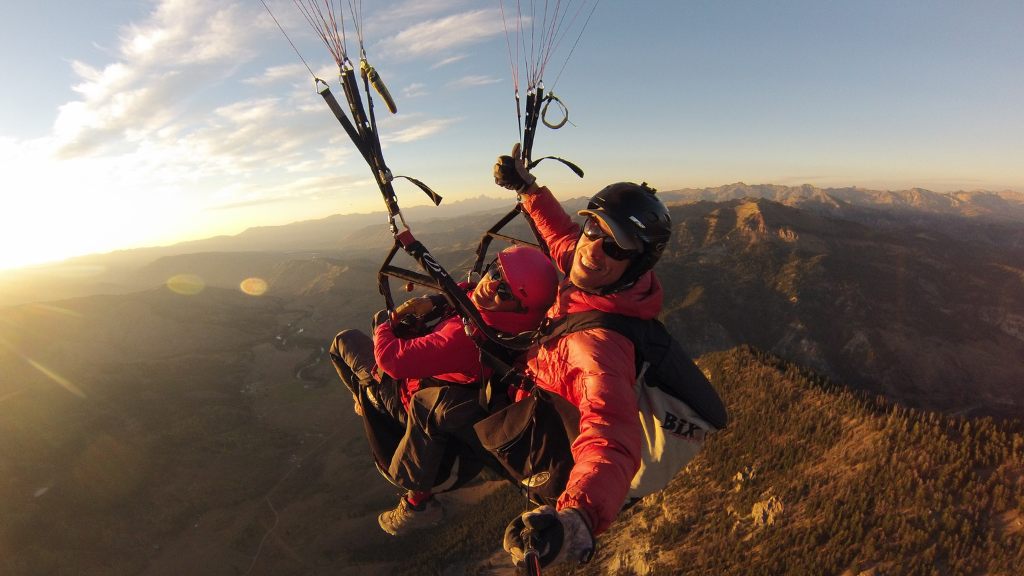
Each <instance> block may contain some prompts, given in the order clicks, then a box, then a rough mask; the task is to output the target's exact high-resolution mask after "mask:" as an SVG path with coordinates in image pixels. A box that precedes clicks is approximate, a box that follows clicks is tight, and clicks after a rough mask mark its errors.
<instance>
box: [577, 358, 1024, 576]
mask: <svg viewBox="0 0 1024 576" xmlns="http://www.w3.org/2000/svg"><path fill="white" fill-rule="evenodd" d="M701 364H702V367H703V368H704V369H705V370H706V371H707V372H708V373H710V374H711V377H712V381H713V382H715V384H716V386H717V387H718V389H719V391H720V393H721V394H722V396H723V399H724V400H725V402H726V405H727V406H728V407H729V410H730V415H731V418H732V422H731V425H730V427H729V429H727V430H725V431H723V432H720V433H718V434H717V435H715V436H714V437H713V438H712V439H711V440H709V441H708V442H707V444H706V445H705V449H704V451H703V452H702V453H701V455H700V456H699V457H698V459H697V460H695V461H694V462H693V463H692V464H691V465H690V467H688V468H687V470H686V471H685V472H683V473H682V474H680V475H679V476H678V477H677V478H676V479H675V480H674V481H673V483H672V485H671V486H670V487H669V489H667V490H666V491H665V492H664V493H662V494H661V495H656V496H654V497H652V498H651V499H649V500H648V501H644V502H643V503H641V504H640V505H638V506H637V507H635V508H634V509H633V510H631V511H629V512H627V513H626V514H625V515H624V516H625V517H620V520H619V521H618V522H617V523H616V525H615V527H614V528H613V529H612V531H610V532H609V534H608V535H607V536H606V537H605V538H603V540H604V544H605V546H606V548H607V549H608V550H607V551H606V552H605V553H604V554H602V555H599V557H598V558H597V560H596V562H595V563H594V565H593V566H589V567H586V568H584V569H579V570H576V571H570V572H569V573H576V574H598V573H619V574H632V573H643V572H648V571H649V573H653V574H723V575H728V574H736V575H739V574H766V575H776V574H778V575H783V574H785V575H787V576H799V575H801V574H807V575H819V574H843V573H844V572H847V571H849V573H851V574H858V573H860V572H862V571H868V570H870V569H872V568H874V569H875V570H876V574H879V575H892V576H944V575H947V574H948V575H951V576H968V575H980V574H991V575H996V574H1005V575H1008V576H1009V575H1019V574H1024V530H1022V526H1021V523H1020V519H1021V517H1022V516H1024V480H1022V475H1024V435H1022V431H1024V426H1022V425H1021V423H1020V422H1019V421H1011V422H1009V423H996V422H994V421H992V420H991V419H981V420H967V419H962V418H955V417H948V416H941V415H938V414H935V413H921V412H917V411H914V410H905V409H903V408H900V407H899V406H897V405H894V404H892V403H890V402H888V401H885V400H884V399H882V398H868V397H865V396H863V395H861V394H857V393H852V392H850V391H848V390H846V389H844V388H840V387H837V386H834V385H832V384H831V383H830V382H829V381H828V380H826V379H824V378H821V377H820V376H817V375H815V374H813V373H812V372H809V371H807V370H805V369H802V368H800V367H798V366H796V365H793V364H790V363H788V362H785V361H783V360H781V359H779V358H777V357H775V356H772V355H770V354H766V353H763V352H760V351H757V350H754V349H751V348H748V347H740V348H737V349H734V350H732V351H729V352H725V353H716V354H709V355H707V356H705V357H704V358H703V359H702V361H701ZM620 542H621V543H623V544H625V546H624V547H622V548H620V547H619V546H618V545H617V543H620Z"/></svg>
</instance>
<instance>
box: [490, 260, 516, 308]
mask: <svg viewBox="0 0 1024 576" xmlns="http://www.w3.org/2000/svg"><path fill="white" fill-rule="evenodd" d="M484 278H486V279H488V280H490V281H491V282H497V283H498V287H497V288H495V289H494V293H495V295H497V297H498V301H499V302H510V301H512V300H515V299H516V297H515V295H514V294H512V287H511V286H509V285H508V282H506V281H505V274H504V273H503V272H502V271H501V264H500V263H498V261H497V260H495V261H494V262H491V265H490V266H488V267H487V270H484Z"/></svg>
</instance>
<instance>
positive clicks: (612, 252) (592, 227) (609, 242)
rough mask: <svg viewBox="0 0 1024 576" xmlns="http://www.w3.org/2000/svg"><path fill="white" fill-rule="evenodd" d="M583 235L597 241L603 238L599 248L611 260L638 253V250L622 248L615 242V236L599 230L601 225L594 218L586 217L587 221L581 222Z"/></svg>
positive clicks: (626, 257)
mask: <svg viewBox="0 0 1024 576" xmlns="http://www.w3.org/2000/svg"><path fill="white" fill-rule="evenodd" d="M583 235H584V236H586V237H587V239H588V240H590V241H591V242H597V241H598V240H601V239H604V242H602V243H601V250H604V253H605V254H607V255H608V257H609V258H611V259H612V260H619V261H622V260H629V259H631V258H634V257H636V256H638V255H639V254H640V251H639V250H633V249H630V248H623V247H622V246H619V245H618V243H617V242H615V238H612V237H611V236H609V235H608V234H605V233H604V230H601V225H600V224H599V223H598V222H597V220H596V219H595V218H587V221H586V222H584V223H583Z"/></svg>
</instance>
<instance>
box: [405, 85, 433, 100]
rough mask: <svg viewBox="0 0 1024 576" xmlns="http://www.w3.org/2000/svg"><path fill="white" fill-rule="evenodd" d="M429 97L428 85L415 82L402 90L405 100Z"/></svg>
mask: <svg viewBox="0 0 1024 576" xmlns="http://www.w3.org/2000/svg"><path fill="white" fill-rule="evenodd" d="M426 95H427V85H426V84H422V83H420V82H414V83H412V84H410V85H408V86H406V87H405V88H403V89H402V96H404V97H405V98H418V97H420V96H426Z"/></svg>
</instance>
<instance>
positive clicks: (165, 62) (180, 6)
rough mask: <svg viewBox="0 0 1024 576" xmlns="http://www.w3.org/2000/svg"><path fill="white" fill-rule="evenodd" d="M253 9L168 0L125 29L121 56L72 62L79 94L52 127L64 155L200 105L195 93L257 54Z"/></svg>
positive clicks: (142, 130) (120, 140)
mask: <svg viewBox="0 0 1024 576" xmlns="http://www.w3.org/2000/svg"><path fill="white" fill-rule="evenodd" d="M250 16H251V10H249V7H246V6H244V5H243V4H241V3H237V2H230V1H225V0H221V1H217V0H206V1H204V0H162V1H161V2H159V3H158V4H157V6H156V8H155V9H154V11H153V12H152V14H150V16H149V18H148V19H147V20H146V21H145V22H143V23H141V24H132V25H130V26H128V27H126V28H125V29H124V31H123V33H122V36H121V38H120V44H119V47H118V48H117V50H116V53H117V55H118V61H116V62H113V63H111V64H108V65H107V66H106V67H104V68H102V69H98V68H94V67H91V66H88V65H86V64H84V63H82V62H73V63H72V69H73V71H74V73H75V74H76V75H77V76H78V78H79V79H80V82H79V83H78V84H77V85H75V86H74V87H73V89H74V90H75V92H77V93H78V94H79V96H80V100H78V101H75V102H69V103H68V104H65V105H64V106H61V107H60V109H59V114H58V117H57V120H56V122H55V125H54V133H55V135H56V136H57V138H58V140H59V142H60V147H59V154H60V156H61V157H63V158H73V157H80V156H87V155H90V154H95V153H100V152H104V151H109V150H110V149H111V148H118V147H120V146H122V145H125V144H128V145H131V144H132V143H137V142H140V141H143V140H145V139H147V138H149V137H153V136H156V137H159V135H160V132H161V131H164V132H163V133H164V134H166V133H167V132H166V130H165V129H166V128H167V126H168V125H169V124H171V123H174V122H180V121H181V120H182V119H185V118H188V116H189V114H190V113H195V107H194V105H192V106H190V104H192V101H193V98H194V97H196V96H197V95H198V94H201V93H202V92H203V91H204V89H206V88H208V87H210V86H211V85H216V84H217V83H218V82H222V81H223V78H224V77H226V76H230V75H231V74H232V72H233V70H234V69H235V68H237V67H238V66H240V65H241V64H243V63H245V62H246V61H248V60H250V59H252V58H253V57H254V55H255V53H256V51H255V50H253V49H252V48H253V45H254V43H255V40H256V31H257V29H256V28H255V27H253V26H252V25H251V24H250V21H251V20H252V18H251V17H250ZM121 150H122V151H123V148H121Z"/></svg>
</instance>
